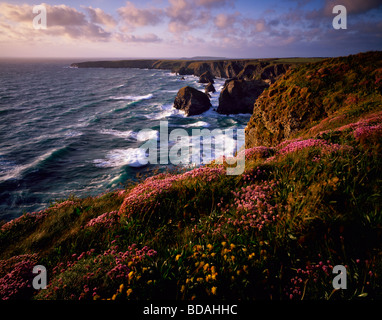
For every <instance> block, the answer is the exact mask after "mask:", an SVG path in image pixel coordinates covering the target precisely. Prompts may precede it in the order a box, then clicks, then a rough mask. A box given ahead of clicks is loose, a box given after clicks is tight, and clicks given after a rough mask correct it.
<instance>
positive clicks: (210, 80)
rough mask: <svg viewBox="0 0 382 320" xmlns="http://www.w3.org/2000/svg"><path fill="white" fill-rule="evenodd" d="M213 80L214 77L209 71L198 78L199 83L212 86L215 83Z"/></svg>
mask: <svg viewBox="0 0 382 320" xmlns="http://www.w3.org/2000/svg"><path fill="white" fill-rule="evenodd" d="M214 78H215V77H214V76H213V75H212V74H211V72H210V71H206V72H204V73H203V74H201V76H200V78H199V83H212V84H214V83H215V81H214Z"/></svg>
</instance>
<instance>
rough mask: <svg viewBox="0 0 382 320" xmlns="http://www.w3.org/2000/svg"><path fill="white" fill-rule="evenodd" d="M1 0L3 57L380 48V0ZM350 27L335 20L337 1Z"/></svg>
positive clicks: (322, 52)
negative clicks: (40, 22)
mask: <svg viewBox="0 0 382 320" xmlns="http://www.w3.org/2000/svg"><path fill="white" fill-rule="evenodd" d="M37 4H40V3H38V2H35V1H30V0H21V1H7V2H0V48H1V50H0V57H68V58H71V57H76V58H77V57H81V58H82V57H83V58H156V57H157V58H176V57H193V56H217V57H227V58H261V57H264V58H267V57H295V56H340V55H348V54H352V53H358V52H362V51H369V50H382V1H380V0H326V1H316V0H287V1H276V0H267V1H253V0H140V1H135V0H132V1H125V0H94V1H90V0H51V1H47V2H45V3H41V4H43V5H44V6H45V7H46V9H47V29H46V30H35V29H34V28H33V23H32V21H33V18H34V17H35V16H36V14H34V13H33V7H34V5H37ZM337 4H341V5H344V6H345V7H346V9H347V13H348V15H347V29H346V30H335V29H334V28H333V26H332V21H333V18H334V17H335V14H333V13H332V9H333V7H334V6H335V5H337Z"/></svg>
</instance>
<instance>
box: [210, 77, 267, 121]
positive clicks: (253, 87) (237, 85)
mask: <svg viewBox="0 0 382 320" xmlns="http://www.w3.org/2000/svg"><path fill="white" fill-rule="evenodd" d="M267 87H268V84H267V83H265V82H264V81H261V80H252V81H245V80H237V79H236V80H235V79H234V80H229V81H226V83H225V85H224V88H223V90H222V91H221V93H220V97H219V107H218V109H217V112H218V113H221V114H237V113H252V112H253V106H254V103H255V101H256V99H257V98H258V97H259V96H260V94H261V93H262V92H263V91H264V90H265V89H266V88H267Z"/></svg>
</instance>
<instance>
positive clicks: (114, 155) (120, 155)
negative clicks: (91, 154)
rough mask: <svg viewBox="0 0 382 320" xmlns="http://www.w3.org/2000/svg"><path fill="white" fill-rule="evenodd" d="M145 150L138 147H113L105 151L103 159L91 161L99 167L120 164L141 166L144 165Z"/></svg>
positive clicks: (120, 165) (113, 166) (118, 165)
mask: <svg viewBox="0 0 382 320" xmlns="http://www.w3.org/2000/svg"><path fill="white" fill-rule="evenodd" d="M145 159H146V151H145V150H143V149H139V148H129V149H115V150H112V151H110V152H109V153H107V155H106V158H105V159H96V160H94V161H93V163H94V164H95V166H96V167H99V168H115V167H122V166H126V165H128V166H130V167H135V168H139V167H143V166H145Z"/></svg>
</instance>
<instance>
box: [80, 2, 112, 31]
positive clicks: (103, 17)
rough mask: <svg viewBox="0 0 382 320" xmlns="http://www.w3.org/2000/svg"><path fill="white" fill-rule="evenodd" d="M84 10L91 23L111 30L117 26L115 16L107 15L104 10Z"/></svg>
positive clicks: (87, 8)
mask: <svg viewBox="0 0 382 320" xmlns="http://www.w3.org/2000/svg"><path fill="white" fill-rule="evenodd" d="M83 8H84V9H85V10H86V11H87V13H88V15H89V17H90V22H91V23H95V24H101V25H104V26H107V27H111V28H113V27H115V26H116V25H117V21H116V20H115V19H114V18H113V16H112V15H110V14H108V13H105V12H104V11H103V10H102V9H100V8H92V7H83Z"/></svg>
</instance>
